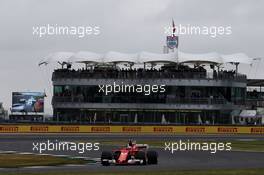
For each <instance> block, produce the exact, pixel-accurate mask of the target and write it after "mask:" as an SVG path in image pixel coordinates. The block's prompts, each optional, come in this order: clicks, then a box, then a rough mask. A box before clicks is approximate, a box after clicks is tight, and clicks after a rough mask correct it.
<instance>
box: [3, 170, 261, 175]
mask: <svg viewBox="0 0 264 175" xmlns="http://www.w3.org/2000/svg"><path fill="white" fill-rule="evenodd" d="M263 173H264V169H241V170H237V169H231V170H197V171H195V170H186V171H155V172H151V171H149V172H137V171H133V172H99V173H93V172H45V173H18V172H16V173H0V175H16V174H19V175H87V174H89V175H160V174H162V175H263Z"/></svg>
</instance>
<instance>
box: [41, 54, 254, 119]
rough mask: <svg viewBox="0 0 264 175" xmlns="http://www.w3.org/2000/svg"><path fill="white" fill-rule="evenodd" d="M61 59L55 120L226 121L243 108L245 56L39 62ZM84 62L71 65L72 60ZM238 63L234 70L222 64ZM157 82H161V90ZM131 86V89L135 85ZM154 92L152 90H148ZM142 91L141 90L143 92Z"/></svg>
mask: <svg viewBox="0 0 264 175" xmlns="http://www.w3.org/2000/svg"><path fill="white" fill-rule="evenodd" d="M52 61H55V62H59V63H60V64H61V65H62V68H60V69H56V70H55V71H54V72H53V76H52V81H53V86H54V88H53V93H54V94H53V99H52V105H53V110H54V120H57V121H71V122H87V123H126V124H128V123H137V124H146V123H147V124H149V123H152V124H162V123H163V124H229V123H232V116H233V115H234V114H235V113H236V111H241V110H242V109H245V101H246V88H247V77H246V75H242V74H239V73H238V70H237V66H238V64H239V63H245V64H251V62H252V59H251V58H249V57H247V56H246V55H245V54H241V53H239V54H231V55H221V54H218V53H215V52H213V53H207V54H188V53H183V52H180V51H179V52H172V53H166V54H155V53H149V52H141V53H137V54H125V53H119V52H108V53H106V54H97V53H93V52H78V53H71V52H57V53H53V54H51V55H49V56H48V57H47V58H46V59H45V60H44V61H42V63H49V62H52ZM78 63H83V64H84V65H85V66H82V67H80V68H77V69H76V68H75V69H74V68H72V65H73V64H78ZM225 64H233V65H235V66H236V70H235V71H228V70H225V68H223V65H225ZM114 84H115V85H119V86H121V85H134V86H136V87H143V88H144V87H145V86H146V85H148V86H147V87H148V88H147V89H149V88H153V86H155V91H152V92H151V93H150V94H149V95H146V94H144V92H141V91H139V92H138V91H135V89H132V90H131V91H129V92H128V91H119V92H109V93H108V94H107V95H106V94H105V93H104V92H101V91H100V89H99V85H100V86H104V87H105V86H107V85H108V86H109V85H114ZM156 85H157V86H160V85H164V90H163V91H159V90H157V89H156ZM133 88H135V87H133ZM152 90H153V89H152ZM142 91H144V89H143V90H142Z"/></svg>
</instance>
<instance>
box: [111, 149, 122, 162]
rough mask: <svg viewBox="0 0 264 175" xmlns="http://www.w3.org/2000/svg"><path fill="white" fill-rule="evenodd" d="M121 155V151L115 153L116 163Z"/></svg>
mask: <svg viewBox="0 0 264 175" xmlns="http://www.w3.org/2000/svg"><path fill="white" fill-rule="evenodd" d="M120 154H121V151H115V152H114V154H113V157H114V159H115V160H116V161H117V160H118V158H119V156H120Z"/></svg>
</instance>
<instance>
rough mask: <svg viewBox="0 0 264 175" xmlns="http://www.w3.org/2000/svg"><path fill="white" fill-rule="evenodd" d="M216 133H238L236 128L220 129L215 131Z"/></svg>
mask: <svg viewBox="0 0 264 175" xmlns="http://www.w3.org/2000/svg"><path fill="white" fill-rule="evenodd" d="M217 132H218V133H238V128H236V127H220V128H218V129H217Z"/></svg>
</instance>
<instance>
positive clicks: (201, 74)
mask: <svg viewBox="0 0 264 175" xmlns="http://www.w3.org/2000/svg"><path fill="white" fill-rule="evenodd" d="M53 78H113V79H142V78H170V79H173V78H177V79H212V78H213V79H234V78H236V79H241V80H245V79H246V76H244V75H240V74H236V73H235V71H227V70H224V71H223V70H220V71H218V72H217V71H216V70H214V71H213V73H208V72H207V71H206V69H205V68H204V67H203V66H196V67H194V68H191V67H189V66H187V65H177V66H171V67H169V66H166V67H165V66H163V67H160V68H159V69H156V68H150V69H143V68H138V69H136V68H134V69H133V68H121V69H120V68H117V67H116V66H111V67H110V66H108V67H105V66H98V67H92V68H89V69H88V68H81V69H77V70H75V69H71V67H70V66H67V68H64V69H57V70H55V75H54V77H53Z"/></svg>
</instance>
